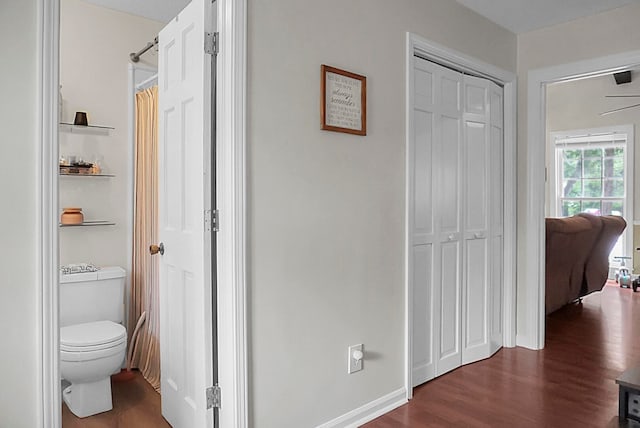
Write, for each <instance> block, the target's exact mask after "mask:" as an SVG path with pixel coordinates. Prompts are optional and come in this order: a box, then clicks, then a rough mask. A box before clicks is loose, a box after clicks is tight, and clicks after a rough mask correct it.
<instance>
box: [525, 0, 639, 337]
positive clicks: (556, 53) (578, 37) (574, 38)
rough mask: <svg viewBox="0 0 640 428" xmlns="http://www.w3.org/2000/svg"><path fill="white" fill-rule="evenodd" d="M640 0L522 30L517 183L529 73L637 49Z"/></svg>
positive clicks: (526, 239)
mask: <svg viewBox="0 0 640 428" xmlns="http://www.w3.org/2000/svg"><path fill="white" fill-rule="evenodd" d="M639 19H640V3H634V4H631V5H629V6H625V7H622V8H619V9H614V10H612V11H609V12H604V13H601V14H599V15H595V16H591V17H587V18H583V19H578V20H575V21H571V22H568V23H566V24H560V25H556V26H553V27H548V28H544V29H541V30H537V31H532V32H529V33H525V34H520V35H519V36H518V183H519V186H520V187H521V186H523V185H524V183H526V177H527V153H528V145H529V144H545V141H544V140H543V141H537V142H533V141H532V142H529V141H527V74H528V72H529V71H530V70H534V69H539V68H546V67H551V66H554V65H559V64H566V63H571V62H575V61H582V60H587V59H591V58H598V57H603V56H607V55H612V54H616V53H620V52H627V51H634V50H637V49H638V46H640V30H639V27H638V20H639ZM526 200H527V194H526V192H523V191H520V192H519V193H518V284H522V283H523V278H522V274H523V272H525V271H527V270H528V269H525V266H526V265H527V264H528V263H531V260H528V259H527V258H526V257H524V248H525V245H526V243H527V242H528V240H529V239H531V237H528V236H526V233H525V231H524V226H525V223H524V220H525V219H524V212H525V207H526ZM525 291H526V290H524V289H522V288H518V291H517V295H518V319H517V323H518V333H519V334H523V333H527V332H529V330H530V328H531V326H528V325H527V319H526V317H525V311H524V310H523V309H524V308H525V306H526V303H527V302H526V301H525V297H524V296H526V292H525Z"/></svg>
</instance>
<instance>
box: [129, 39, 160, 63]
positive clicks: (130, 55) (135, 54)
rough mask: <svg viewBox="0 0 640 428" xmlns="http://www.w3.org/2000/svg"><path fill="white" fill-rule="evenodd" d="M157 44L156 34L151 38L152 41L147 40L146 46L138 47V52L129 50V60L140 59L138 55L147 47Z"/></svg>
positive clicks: (136, 60) (147, 48)
mask: <svg viewBox="0 0 640 428" xmlns="http://www.w3.org/2000/svg"><path fill="white" fill-rule="evenodd" d="M157 44H158V36H156V37H155V38H154V39H153V42H149V43H147V46H145V47H143V48H142V49H140V50H139V51H138V52H131V53H130V54H129V58H130V59H131V61H133V62H138V61H140V56H141V55H142V54H143V53H145V52H146V51H148V50H149V49H151V48H152V47H154V46H155V45H157Z"/></svg>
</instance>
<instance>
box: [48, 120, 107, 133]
mask: <svg viewBox="0 0 640 428" xmlns="http://www.w3.org/2000/svg"><path fill="white" fill-rule="evenodd" d="M58 129H59V130H60V132H69V133H71V134H86V135H109V132H111V131H113V130H114V129H115V128H113V127H111V126H102V125H87V126H82V125H74V124H73V123H66V122H60V124H59V125H58Z"/></svg>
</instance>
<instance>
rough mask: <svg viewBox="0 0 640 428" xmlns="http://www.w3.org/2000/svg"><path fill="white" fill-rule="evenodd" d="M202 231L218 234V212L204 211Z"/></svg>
mask: <svg viewBox="0 0 640 428" xmlns="http://www.w3.org/2000/svg"><path fill="white" fill-rule="evenodd" d="M204 230H205V231H206V232H211V231H212V230H213V231H214V232H218V231H219V230H220V228H219V220H218V210H205V211H204Z"/></svg>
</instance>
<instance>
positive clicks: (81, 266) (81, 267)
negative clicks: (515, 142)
mask: <svg viewBox="0 0 640 428" xmlns="http://www.w3.org/2000/svg"><path fill="white" fill-rule="evenodd" d="M99 270H100V268H99V267H97V266H96V265H94V264H92V263H74V264H69V265H66V266H60V272H62V274H63V275H69V274H72V273H83V272H97V271H99Z"/></svg>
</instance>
